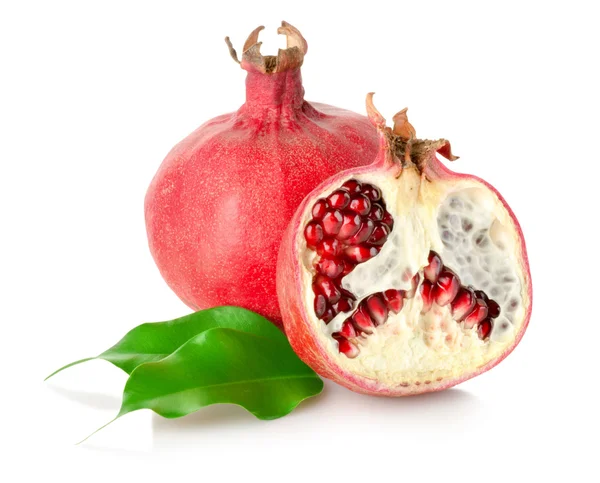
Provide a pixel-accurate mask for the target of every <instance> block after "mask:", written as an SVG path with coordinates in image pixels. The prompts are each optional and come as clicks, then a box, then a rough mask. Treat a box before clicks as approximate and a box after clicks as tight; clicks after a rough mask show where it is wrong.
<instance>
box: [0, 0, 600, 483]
mask: <svg viewBox="0 0 600 483" xmlns="http://www.w3.org/2000/svg"><path fill="white" fill-rule="evenodd" d="M208 3H209V4H210V6H207V4H205V3H204V2H200V1H193V2H176V1H171V2H164V3H162V4H158V3H156V2H128V1H109V0H103V1H101V2H89V1H87V2H81V1H79V2H75V1H74V2H65V1H52V2H37V3H35V2H28V1H19V2H17V1H14V2H2V4H1V5H2V7H1V8H0V69H1V74H0V87H1V89H0V128H1V130H0V163H1V171H0V214H1V221H0V230H1V232H2V235H1V237H0V245H1V251H0V257H1V265H0V274H1V275H0V277H1V278H0V283H1V291H0V304H1V306H0V319H1V323H2V333H1V341H2V351H1V354H2V355H1V357H2V368H1V374H2V390H1V391H2V397H1V399H0V401H1V402H0V404H1V405H2V422H1V424H0V439H1V440H2V442H3V443H4V444H5V445H6V446H5V449H4V450H2V454H3V460H4V462H3V463H2V465H0V479H2V480H3V481H46V480H47V479H51V481H54V480H56V481H65V482H71V481H129V480H133V478H135V480H136V481H167V478H169V481H181V479H182V478H186V479H188V480H191V481H246V480H253V479H259V478H260V479H262V480H263V481H271V480H272V481H289V480H292V481H296V480H305V481H321V480H323V479H324V478H325V477H327V478H328V479H330V480H331V481H354V480H357V479H358V478H361V479H363V480H365V479H366V478H377V479H384V480H385V481H415V479H416V478H419V481H429V480H433V479H441V478H447V479H450V480H452V479H461V480H462V481H519V480H520V478H525V477H528V478H535V481H542V480H541V478H548V477H552V478H561V479H566V478H568V479H569V481H598V478H599V470H598V465H597V461H596V460H597V451H598V446H597V440H598V432H599V424H598V423H599V418H598V402H599V401H598V397H597V394H595V390H597V386H598V366H599V360H598V349H597V341H598V338H599V337H600V329H599V327H600V317H599V315H598V314H599V311H598V307H597V306H596V305H595V304H596V302H597V301H598V287H599V284H598V270H599V268H600V264H599V262H598V250H599V248H598V243H597V240H598V237H597V235H596V233H597V222H598V208H599V205H600V203H599V201H598V194H599V193H598V192H599V190H600V188H599V187H598V181H597V180H598V174H599V172H600V170H599V161H600V159H599V154H598V153H599V152H600V147H599V146H598V144H599V139H598V133H599V130H598V128H599V122H598V112H599V108H600V103H599V99H598V85H600V78H599V75H598V46H599V45H600V38H599V35H598V21H597V18H598V16H597V12H594V9H593V5H594V3H595V2H592V1H590V2H577V1H569V2H552V1H546V2H539V3H536V2H525V1H523V2H510V1H502V2H472V3H465V2H439V3H431V2H421V1H419V2H408V1H400V0H398V1H394V2H387V3H385V2H364V3H359V2H357V3H356V4H352V3H350V2H325V1H320V2H314V3H312V2H308V1H307V2H294V3H290V2H258V1H254V2H250V1H245V2H233V1H227V2H225V1H224V2H208ZM596 6H597V5H596ZM282 19H285V20H287V21H289V22H291V23H292V24H294V25H296V26H297V27H298V28H299V29H300V30H301V31H302V33H303V34H304V36H305V37H306V38H307V40H308V43H309V52H308V55H307V57H306V59H305V65H304V67H303V76H304V84H305V88H306V93H307V99H308V100H313V101H320V102H327V103H330V104H334V105H339V106H343V107H346V108H350V109H353V110H355V111H358V112H364V107H363V105H364V96H365V94H366V93H367V92H369V91H376V92H377V96H376V102H377V106H378V107H379V108H380V110H381V111H382V112H383V113H384V114H385V115H387V116H388V118H389V117H391V115H392V114H393V113H394V112H396V111H397V110H399V109H400V108H402V107H404V106H409V107H410V111H409V113H410V118H411V122H412V123H413V124H414V125H415V126H416V128H417V132H418V134H419V135H420V137H425V138H438V137H445V138H448V139H450V140H451V141H452V145H453V149H454V151H455V152H456V153H457V154H458V155H460V156H461V159H460V160H459V161H458V162H457V163H456V164H455V165H454V168H455V169H457V170H459V171H465V172H471V173H476V174H478V175H479V176H481V177H483V178H484V179H487V180H488V181H490V182H491V183H492V184H494V185H495V186H496V187H497V188H498V189H499V190H500V192H501V193H503V194H504V196H505V197H506V199H507V200H508V202H509V203H510V204H511V206H512V208H513V209H514V211H515V212H516V213H517V215H518V217H519V219H520V221H521V224H522V226H523V229H524V232H525V235H526V240H527V245H528V249H529V255H530V261H531V270H532V274H533V285H534V311H533V316H532V319H531V324H530V327H529V330H528V332H527V334H526V335H525V338H524V339H523V341H522V343H521V344H520V345H519V347H518V348H517V349H516V350H515V352H514V353H513V354H512V355H511V356H510V357H509V358H508V359H507V360H506V361H504V362H503V363H502V364H501V365H500V366H498V367H497V368H495V369H494V370H492V371H490V372H489V373H486V374H484V375H482V376H480V377H478V378H476V379H475V380H472V381H469V382H467V383H464V384H462V385H460V386H459V387H457V388H455V389H452V390H448V391H446V392H443V393H438V394H431V395H426V396H421V397H414V398H406V399H380V398H373V397H365V396H360V395H358V394H354V393H351V392H350V391H347V390H345V389H343V388H341V387H337V386H335V385H333V384H330V383H328V384H326V387H325V391H324V393H323V394H322V395H321V396H319V397H318V398H314V399H313V400H310V401H307V402H305V403H303V404H302V405H301V406H300V407H299V408H298V409H297V410H296V411H295V412H293V413H292V414H291V415H289V416H287V417H285V418H283V419H279V420H275V421H271V422H261V421H258V420H255V419H254V418H253V417H252V416H251V415H250V414H249V413H246V412H245V411H244V410H243V409H241V408H238V407H233V406H213V407H209V408H205V409H203V410H201V411H199V412H197V413H195V414H193V415H191V416H188V417H185V418H183V419H180V420H170V421H168V420H164V419H162V418H160V417H158V416H156V415H153V414H152V413H151V412H150V411H139V412H137V413H133V414H130V415H127V416H126V417H124V418H122V419H121V420H119V421H117V422H116V423H114V424H113V425H111V426H109V427H107V428H106V429H104V430H103V431H101V432H100V433H98V434H96V435H95V436H94V437H93V438H91V439H90V440H89V441H88V442H87V443H85V444H84V445H81V446H75V445H74V443H75V442H77V441H78V440H79V439H81V438H82V437H84V436H86V435H87V434H88V433H90V432H91V431H92V430H93V429H95V428H97V427H98V426H100V425H101V424H103V423H105V422H106V421H108V420H110V419H112V417H113V416H114V415H115V414H116V412H117V410H118V407H119V402H120V395H121V391H122V387H123V384H124V382H125V375H124V374H123V373H122V372H121V371H120V370H118V369H116V368H115V367H113V366H111V365H110V364H109V363H107V362H103V361H94V362H89V363H87V364H84V365H81V366H79V367H75V368H73V369H71V370H69V371H66V372H64V373H62V374H61V375H59V376H57V377H56V378H55V379H54V380H52V381H50V382H48V383H43V382H42V380H43V378H44V376H46V375H47V374H48V373H49V372H51V371H52V370H54V369H55V368H57V367H59V366H61V365H63V364H65V363H67V362H70V361H72V360H75V359H79V358H82V357H86V356H91V355H95V354H97V353H99V352H101V351H102V350H104V349H106V348H108V347H109V346H110V345H112V344H113V343H114V342H116V341H117V340H118V339H119V338H120V337H121V336H122V335H123V334H124V333H125V332H126V331H128V330H129V329H130V328H132V327H134V326H135V325H137V324H139V323H141V322H144V321H159V320H167V319H171V318H174V317H177V316H180V315H184V314H186V313H188V312H189V309H187V307H185V306H184V305H183V304H182V303H181V302H180V301H179V300H178V299H177V297H176V296H175V295H174V294H173V293H171V291H170V290H169V289H168V287H167V286H166V284H165V283H164V282H163V281H162V279H161V277H160V275H159V273H158V270H157V269H156V268H155V266H154V263H153V261H152V258H151V256H150V254H149V251H148V249H147V245H146V237H145V230H144V222H143V208H142V206H143V198H144V193H145V190H146V188H147V185H148V183H149V182H150V179H151V177H152V176H153V174H154V172H155V171H156V169H157V168H158V166H159V164H160V162H161V160H162V158H163V157H164V155H165V154H166V153H167V152H168V150H169V149H170V148H171V146H172V145H174V144H175V143H176V142H177V141H179V140H180V139H181V138H183V137H184V136H185V135H187V134H188V133H189V132H191V131H192V130H193V129H194V128H195V127H197V126H198V125H200V124H201V123H203V122H204V121H206V120H208V119H210V118H211V117H213V116H215V115H217V114H221V113H224V112H229V111H232V110H235V109H236V108H237V107H239V106H240V105H241V104H242V103H243V101H244V73H243V71H242V70H241V69H240V68H239V67H238V66H237V65H236V64H235V63H233V62H232V60H231V59H230V57H229V55H228V53H227V49H226V47H225V44H224V42H223V37H224V36H225V35H230V36H231V38H232V40H233V42H234V44H235V45H236V47H238V51H239V49H240V48H241V45H242V44H243V42H244V40H245V38H246V36H247V35H248V33H249V32H250V31H251V30H252V29H254V28H255V27H256V26H257V25H260V24H265V25H266V26H267V30H266V31H265V32H263V35H262V40H263V41H264V48H263V52H265V53H274V52H276V49H277V48H278V47H280V46H283V45H284V39H283V38H278V36H277V35H276V33H275V31H276V28H277V26H278V25H279V22H280V21H281V20H282ZM11 472H12V476H10V474H11ZM1 475H4V476H7V475H8V476H9V478H8V479H6V478H3V477H2V476H1ZM32 478H35V480H34V479H32ZM365 481H366V480H365Z"/></svg>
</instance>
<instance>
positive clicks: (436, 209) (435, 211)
mask: <svg viewBox="0 0 600 483" xmlns="http://www.w3.org/2000/svg"><path fill="white" fill-rule="evenodd" d="M367 112H368V114H369V118H370V119H371V120H372V122H373V123H374V124H375V125H376V126H377V128H378V131H379V133H380V144H381V149H380V152H379V154H378V155H377V157H376V158H375V161H374V162H373V163H372V164H371V165H369V166H366V167H361V168H355V169H349V170H346V171H343V172H341V173H339V174H337V175H335V176H333V177H331V178H329V179H328V180H327V181H325V182H324V183H323V184H321V185H320V186H319V187H317V188H316V189H315V190H313V191H312V192H311V193H310V194H309V195H308V196H307V197H306V198H305V199H304V201H303V202H302V204H301V205H300V206H299V208H298V210H297V212H296V213H295V215H294V217H293V218H292V220H291V223H290V225H289V227H288V229H287V231H286V233H285V235H284V239H283V241H282V245H281V248H280V251H279V259H278V272H277V289H278V297H279V304H280V307H281V311H282V314H283V322H284V328H285V331H286V334H287V335H288V338H289V340H290V343H291V345H292V347H293V348H294V350H295V351H296V352H297V353H298V355H299V356H300V357H301V358H302V360H304V362H306V363H307V364H308V365H310V366H311V367H312V368H313V369H314V370H315V371H317V372H318V373H319V374H321V375H322V376H324V377H328V378H330V379H332V380H334V381H336V382H338V383H340V384H342V385H344V386H346V387H348V388H349V389H352V390H355V391H358V392H362V393H367V394H375V395H385V396H403V395H412V394H418V393H423V392H429V391H439V390H442V389H446V388H448V387H451V386H454V385H455V384H458V383H460V382H462V381H465V380H467V379H469V378H471V377H474V376H476V375H478V374H481V373H482V372H485V371H487V370H489V369H491V368H492V367H493V366H495V365H496V364H498V363H499V362H500V361H501V360H502V359H504V358H505V357H506V356H507V355H508V354H509V353H510V352H511V351H512V350H513V349H514V348H515V346H516V345H517V344H518V342H519V341H520V340H521V337H523V333H524V332H525V329H526V327H527V324H528V322H529V318H530V314H531V300H532V293H531V277H530V273H529V266H528V262H527V253H526V250H525V242H524V239H523V234H522V232H521V228H520V227H519V223H518V222H517V219H516V218H515V216H514V214H513V212H512V211H511V209H510V208H509V206H508V204H507V203H506V201H504V199H503V198H502V196H500V194H499V193H498V192H497V191H496V190H495V189H494V188H493V187H492V186H491V185H489V184H488V183H486V182H485V181H483V180H481V179H479V178H476V177H474V176H470V175H464V174H457V173H454V172H452V171H450V170H449V169H447V168H446V167H445V166H444V165H443V164H442V163H441V162H440V161H439V160H438V159H437V157H436V153H439V154H440V155H442V156H444V157H446V158H447V159H449V160H454V159H456V158H455V157H454V156H453V155H452V153H451V150H450V144H449V143H448V142H447V141H446V140H443V139H442V140H438V141H425V140H420V139H417V138H416V135H415V130H414V128H413V127H412V126H411V125H410V123H409V122H408V118H407V115H406V109H404V110H403V111H400V112H399V113H398V114H396V115H395V116H394V126H393V128H389V127H386V126H385V119H383V117H382V116H381V114H380V113H379V112H378V111H377V110H376V109H375V107H374V105H373V101H372V94H369V96H367Z"/></svg>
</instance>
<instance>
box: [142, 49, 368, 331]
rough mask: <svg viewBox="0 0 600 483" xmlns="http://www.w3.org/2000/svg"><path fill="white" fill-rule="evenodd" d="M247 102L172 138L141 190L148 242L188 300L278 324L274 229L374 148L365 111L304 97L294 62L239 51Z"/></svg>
mask: <svg viewBox="0 0 600 483" xmlns="http://www.w3.org/2000/svg"><path fill="white" fill-rule="evenodd" d="M241 66H242V68H243V69H245V70H246V71H247V78H246V102H245V104H244V105H243V106H242V107H241V108H240V109H239V110H238V111H237V112H234V113H230V114H225V115H222V116H219V117H216V118H214V119H212V120H210V121H208V122H207V123H205V124H204V125H202V126H201V127H199V128H198V129H197V130H196V131H194V132H193V133H192V134H190V135H189V136H188V137H186V138H185V139H184V140H183V141H181V142H180V143H179V144H177V145H176V146H175V147H174V148H173V149H172V150H171V152H170V153H169V154H168V155H167V156H166V158H165V160H164V161H163V162H162V164H161V166H160V168H159V170H158V172H157V173H156V175H155V176H154V179H153V180H152V182H151V184H150V186H149V188H148V191H147V194H146V198H145V218H146V229H147V234H148V242H149V246H150V251H151V253H152V256H153V257H154V260H155V262H156V264H157V266H158V268H159V270H160V273H161V275H162V276H163V278H164V279H165V281H166V282H167V283H168V285H169V286H170V287H171V289H172V290H173V291H174V292H175V293H176V294H177V295H178V296H179V298H180V299H181V300H182V301H183V302H184V303H185V304H186V305H188V306H189V307H190V308H192V309H194V310H200V309H205V308H208V307H214V306H220V305H236V306H241V307H244V308H246V309H250V310H252V311H254V312H257V313H259V314H261V315H263V316H264V317H266V318H268V319H270V320H271V321H273V322H274V323H276V324H278V325H281V316H280V312H279V307H278V302H277V296H276V288H275V271H276V263H277V252H278V249H279V245H280V242H281V237H282V234H283V232H284V230H285V228H286V226H287V225H288V223H289V221H290V219H291V217H292V216H293V214H294V212H295V210H296V208H297V207H298V205H299V204H300V202H301V200H302V199H303V198H304V196H305V195H306V194H308V193H309V192H310V191H311V190H312V189H313V188H314V187H315V186H317V185H318V184H319V183H320V182H322V181H323V180H324V179H326V178H327V177H329V176H331V175H333V174H335V173H337V172H339V171H341V170H343V169H347V168H349V167H353V166H360V165H365V164H367V163H369V162H371V160H372V159H373V157H374V156H375V153H376V151H377V144H378V141H377V134H376V131H375V129H374V128H373V126H372V125H371V124H370V123H369V121H368V119H367V118H366V117H364V116H361V115H358V114H355V113H353V112H350V111H346V110H343V109H339V108H336V107H332V106H328V105H325V104H309V103H308V102H306V101H305V100H304V89H303V86H302V79H301V74H300V66H299V65H298V66H296V67H294V68H291V69H289V70H284V71H281V72H273V73H266V72H263V71H262V69H261V68H260V66H257V65H256V64H255V63H253V62H251V61H249V60H248V59H246V58H245V57H244V58H243V59H242V62H241Z"/></svg>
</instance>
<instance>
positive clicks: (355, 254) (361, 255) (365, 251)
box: [344, 245, 379, 263]
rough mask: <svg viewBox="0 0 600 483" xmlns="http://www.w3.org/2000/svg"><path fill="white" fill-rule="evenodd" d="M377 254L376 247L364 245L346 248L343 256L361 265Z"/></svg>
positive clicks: (377, 249)
mask: <svg viewBox="0 0 600 483" xmlns="http://www.w3.org/2000/svg"><path fill="white" fill-rule="evenodd" d="M378 253H379V248H378V247H370V248H369V247H366V246H364V245H358V246H353V247H348V248H346V250H344V254H345V255H346V257H348V259H349V260H351V261H353V262H354V263H363V262H366V261H367V260H370V259H371V258H373V257H374V256H375V255H377V254H378Z"/></svg>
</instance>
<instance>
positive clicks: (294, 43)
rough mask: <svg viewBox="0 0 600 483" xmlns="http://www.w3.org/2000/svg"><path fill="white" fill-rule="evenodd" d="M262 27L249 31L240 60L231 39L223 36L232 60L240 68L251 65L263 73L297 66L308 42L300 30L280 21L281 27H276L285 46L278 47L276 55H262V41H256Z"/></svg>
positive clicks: (302, 59)
mask: <svg viewBox="0 0 600 483" xmlns="http://www.w3.org/2000/svg"><path fill="white" fill-rule="evenodd" d="M264 28H265V27H264V26H262V25H261V26H260V27H257V28H255V29H254V30H253V31H252V32H251V33H250V35H249V36H248V38H247V39H246V42H245V43H244V47H243V51H242V60H241V61H240V60H239V58H238V55H237V52H236V51H235V49H234V48H233V45H232V44H231V40H229V37H225V42H226V43H227V47H229V54H230V55H231V57H232V58H233V60H235V61H236V62H237V63H238V64H240V65H241V66H242V69H245V70H247V69H248V67H250V66H252V67H254V68H255V69H257V70H259V71H260V72H262V73H263V74H272V73H276V72H283V71H286V70H292V69H297V68H299V67H300V66H301V65H302V62H303V61H304V56H305V55H306V52H307V50H308V44H307V43H306V40H305V39H304V37H302V34H301V33H300V31H299V30H298V29H297V28H296V27H294V26H293V25H291V24H289V23H287V22H286V21H282V22H281V27H279V28H278V29H277V33H278V34H280V35H285V36H286V39H287V48H285V49H279V51H278V52H277V55H262V54H261V53H260V47H261V45H262V42H259V41H258V34H259V33H260V31H261V30H263V29H264Z"/></svg>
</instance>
